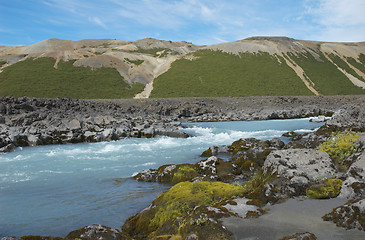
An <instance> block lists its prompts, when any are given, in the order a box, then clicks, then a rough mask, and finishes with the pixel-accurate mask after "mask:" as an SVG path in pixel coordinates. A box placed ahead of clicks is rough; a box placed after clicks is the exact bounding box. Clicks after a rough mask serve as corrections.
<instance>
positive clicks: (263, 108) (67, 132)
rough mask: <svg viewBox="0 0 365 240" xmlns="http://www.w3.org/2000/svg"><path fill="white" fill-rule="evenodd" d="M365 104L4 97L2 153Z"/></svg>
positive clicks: (0, 105) (330, 99)
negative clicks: (184, 125) (193, 124)
mask: <svg viewBox="0 0 365 240" xmlns="http://www.w3.org/2000/svg"><path fill="white" fill-rule="evenodd" d="M364 102H365V96H363V95H360V96H311V97H307V96H300V97H262V96H253V97H240V98H236V97H227V98H173V99H145V100H138V99H127V100H122V99H120V100H117V99H114V100H74V99H68V98H56V99H37V98H26V97H23V98H14V97H2V98H0V113H1V116H0V152H9V151H13V150H14V149H15V148H16V147H24V146H35V145H47V144H65V143H78V142H100V141H111V140H118V139H120V138H125V137H138V138H144V137H145V138H150V137H154V136H158V135H165V136H171V137H187V135H186V134H184V133H183V132H181V131H180V130H179V125H180V122H182V121H192V122H194V121H237V120H266V119H287V118H302V117H308V116H319V115H326V116H331V115H332V114H333V113H334V112H336V111H339V110H340V109H343V110H344V111H347V110H351V111H357V110H356V109H357V108H361V107H363V104H364ZM351 108H352V109H351ZM353 117H356V116H353ZM341 121H347V120H346V119H342V120H341ZM363 121H364V120H363V119H361V118H359V121H354V122H351V123H349V122H347V123H346V124H347V125H351V126H352V127H353V128H362V127H363V126H364V125H365V124H364V123H363Z"/></svg>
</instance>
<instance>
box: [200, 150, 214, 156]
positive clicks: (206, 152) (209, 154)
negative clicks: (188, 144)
mask: <svg viewBox="0 0 365 240" xmlns="http://www.w3.org/2000/svg"><path fill="white" fill-rule="evenodd" d="M200 156H201V157H211V156H213V152H212V148H208V149H207V150H205V151H204V152H203V153H202V154H201V155H200Z"/></svg>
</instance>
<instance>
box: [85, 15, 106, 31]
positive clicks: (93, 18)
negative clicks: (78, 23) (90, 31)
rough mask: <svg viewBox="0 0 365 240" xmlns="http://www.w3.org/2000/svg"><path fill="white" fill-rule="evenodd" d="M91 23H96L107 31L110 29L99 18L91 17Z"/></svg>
mask: <svg viewBox="0 0 365 240" xmlns="http://www.w3.org/2000/svg"><path fill="white" fill-rule="evenodd" d="M89 21H90V22H93V23H95V24H97V25H99V26H101V27H103V28H105V29H107V28H108V27H107V26H106V25H105V24H104V23H103V21H101V20H100V18H98V17H89Z"/></svg>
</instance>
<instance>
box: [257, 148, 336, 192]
mask: <svg viewBox="0 0 365 240" xmlns="http://www.w3.org/2000/svg"><path fill="white" fill-rule="evenodd" d="M263 170H264V173H265V174H266V173H272V174H274V175H275V174H276V175H277V180H278V181H280V184H279V185H278V186H277V187H278V188H279V189H280V190H279V192H281V193H283V194H284V195H286V196H288V197H290V196H298V195H305V194H306V189H307V187H308V186H310V185H313V184H316V183H320V182H323V181H324V180H326V179H329V178H333V177H334V176H335V175H336V168H335V165H334V164H333V161H332V159H331V158H330V157H329V155H328V154H327V153H326V152H323V151H317V150H313V149H287V150H276V151H272V152H271V153H270V154H269V155H268V156H267V158H266V160H265V163H264V166H263Z"/></svg>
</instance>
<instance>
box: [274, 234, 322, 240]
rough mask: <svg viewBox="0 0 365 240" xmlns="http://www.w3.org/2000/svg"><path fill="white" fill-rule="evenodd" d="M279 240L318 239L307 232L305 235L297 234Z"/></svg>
mask: <svg viewBox="0 0 365 240" xmlns="http://www.w3.org/2000/svg"><path fill="white" fill-rule="evenodd" d="M279 240H317V237H316V235H314V234H313V233H310V232H305V233H296V234H293V235H289V236H285V237H282V238H280V239H279Z"/></svg>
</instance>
